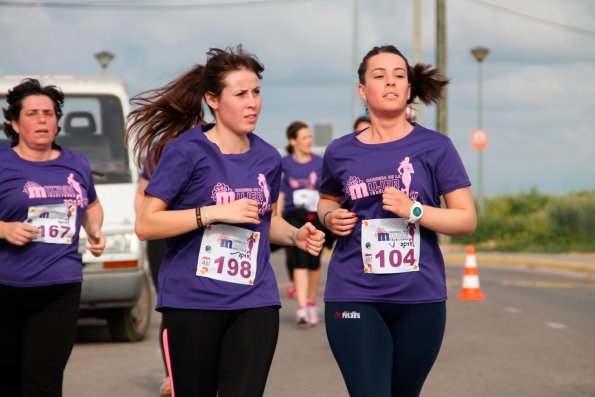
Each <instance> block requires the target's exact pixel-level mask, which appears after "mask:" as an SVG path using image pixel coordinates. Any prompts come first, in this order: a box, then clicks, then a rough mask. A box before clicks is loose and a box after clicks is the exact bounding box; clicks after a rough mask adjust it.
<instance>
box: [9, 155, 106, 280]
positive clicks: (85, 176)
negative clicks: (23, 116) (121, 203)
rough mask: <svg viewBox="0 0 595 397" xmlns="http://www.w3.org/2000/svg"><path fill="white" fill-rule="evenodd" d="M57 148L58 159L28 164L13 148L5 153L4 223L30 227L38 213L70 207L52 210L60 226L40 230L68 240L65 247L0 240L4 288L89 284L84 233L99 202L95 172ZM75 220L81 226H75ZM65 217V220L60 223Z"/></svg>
mask: <svg viewBox="0 0 595 397" xmlns="http://www.w3.org/2000/svg"><path fill="white" fill-rule="evenodd" d="M54 148H56V149H58V150H61V153H60V156H59V157H58V158H57V159H54V160H49V161H28V160H24V159H22V158H20V157H19V156H18V155H17V153H16V152H15V151H14V150H13V149H12V148H11V147H10V145H4V146H2V147H0V164H1V166H0V186H1V188H0V220H2V221H4V222H16V221H18V222H24V221H26V220H27V219H28V217H29V215H30V213H31V212H32V211H35V210H39V211H43V208H46V209H47V208H49V207H44V206H48V205H56V204H64V205H63V206H59V207H51V208H53V209H54V210H51V211H48V212H47V213H46V214H45V217H46V218H47V219H48V220H50V219H51V218H55V219H56V222H55V223H52V225H50V224H47V225H45V226H43V227H42V229H43V230H40V232H42V233H43V234H44V235H46V236H50V235H53V236H56V237H57V238H60V237H61V236H64V239H63V241H62V243H48V242H35V241H32V242H30V243H28V244H26V245H24V246H16V245H12V244H10V243H9V242H8V241H6V240H4V239H0V284H3V285H10V286H15V287H35V286H42V285H52V284H65V283H73V282H80V281H81V280H82V278H83V271H82V256H81V254H80V253H79V252H78V242H79V231H80V227H81V223H82V220H83V216H84V214H85V210H86V208H87V206H88V205H89V203H92V202H94V201H95V200H96V199H97V194H96V192H95V185H94V183H93V177H92V175H91V167H90V166H89V162H88V161H87V159H86V158H85V157H84V156H83V155H81V154H79V153H76V152H73V151H71V150H68V149H67V148H61V147H59V146H54ZM72 206H76V211H73V208H72ZM63 207H64V208H63ZM73 214H76V222H72V219H73V218H72V215H73ZM61 216H64V218H63V219H59V220H58V219H57V218H58V217H61ZM40 217H41V218H43V216H40ZM50 222H53V221H50ZM70 234H72V237H68V236H70ZM67 241H68V243H66V242H67Z"/></svg>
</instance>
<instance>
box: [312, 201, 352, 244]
mask: <svg viewBox="0 0 595 397" xmlns="http://www.w3.org/2000/svg"><path fill="white" fill-rule="evenodd" d="M341 201H343V196H329V195H327V194H321V195H320V200H319V201H318V219H319V220H320V222H321V223H322V224H323V225H324V226H325V227H326V228H327V229H328V230H330V231H331V233H333V234H335V235H337V236H347V235H348V234H350V233H351V231H352V230H353V228H354V227H355V225H356V224H357V221H358V218H357V216H356V214H355V213H353V212H351V211H349V210H347V209H345V208H340V207H339V203H340V202H341Z"/></svg>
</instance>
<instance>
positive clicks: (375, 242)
mask: <svg viewBox="0 0 595 397" xmlns="http://www.w3.org/2000/svg"><path fill="white" fill-rule="evenodd" d="M361 238H362V240H361V241H362V259H363V261H364V272H366V273H375V274H393V273H406V272H417V271H419V245H420V237H419V225H418V224H417V223H414V224H409V223H407V222H405V219H403V218H387V219H367V220H364V221H362V232H361Z"/></svg>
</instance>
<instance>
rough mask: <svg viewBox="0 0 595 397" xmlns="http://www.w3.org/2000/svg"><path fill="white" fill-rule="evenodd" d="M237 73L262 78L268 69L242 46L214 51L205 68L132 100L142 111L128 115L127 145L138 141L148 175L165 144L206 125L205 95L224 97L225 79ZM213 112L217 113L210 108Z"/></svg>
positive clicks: (136, 148)
mask: <svg viewBox="0 0 595 397" xmlns="http://www.w3.org/2000/svg"><path fill="white" fill-rule="evenodd" d="M237 70H249V71H252V72H254V73H255V74H256V75H257V76H258V78H259V79H262V72H263V71H264V66H263V65H262V64H261V63H260V62H259V61H258V59H257V58H256V57H255V56H254V55H252V54H250V53H248V52H245V51H244V49H243V48H242V45H241V44H240V45H238V46H237V47H235V48H231V47H229V48H227V49H219V48H211V49H209V51H208V52H207V62H206V63H205V65H195V66H194V67H192V68H191V69H190V70H188V71H187V72H185V73H184V74H182V75H181V76H179V77H178V78H176V79H175V80H173V81H171V82H169V83H167V84H166V85H165V86H163V87H161V88H157V89H154V90H148V91H144V92H141V93H140V94H138V95H136V96H134V97H133V98H132V99H131V100H130V103H131V104H133V105H137V106H138V108H136V109H134V110H133V111H131V112H130V114H129V115H128V127H127V128H126V133H125V136H124V141H125V143H126V145H129V144H130V143H131V142H134V147H133V151H134V154H135V160H136V163H137V164H138V165H141V164H142V166H143V168H144V169H145V170H146V171H147V173H148V175H150V174H151V170H153V169H154V168H155V165H156V164H157V162H158V161H159V158H160V157H161V153H162V152H163V148H164V147H165V145H167V144H168V143H169V142H172V141H173V140H175V139H176V138H177V137H178V136H179V135H180V134H182V133H184V132H185V131H187V130H189V129H191V128H192V127H194V126H196V125H198V124H202V123H204V110H203V106H202V102H203V99H204V96H205V94H206V93H207V92H208V93H211V94H213V95H214V96H216V97H218V96H220V95H221V92H222V91H223V88H224V83H223V80H224V79H225V77H226V76H227V75H228V74H229V73H230V72H233V71H237ZM207 106H208V105H207ZM209 111H210V112H211V114H213V109H211V108H210V107H209Z"/></svg>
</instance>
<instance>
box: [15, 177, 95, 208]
mask: <svg viewBox="0 0 595 397" xmlns="http://www.w3.org/2000/svg"><path fill="white" fill-rule="evenodd" d="M66 183H67V184H65V185H40V184H38V183H37V182H33V181H27V183H25V186H23V193H25V194H27V195H28V196H29V198H30V199H39V198H42V199H45V198H63V199H64V204H75V205H77V206H79V207H85V206H87V204H88V203H89V200H88V199H87V197H85V195H84V194H83V189H82V188H81V184H80V183H79V182H78V181H77V180H76V179H75V177H74V174H73V173H72V172H71V173H70V174H69V175H68V177H67V178H66Z"/></svg>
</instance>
